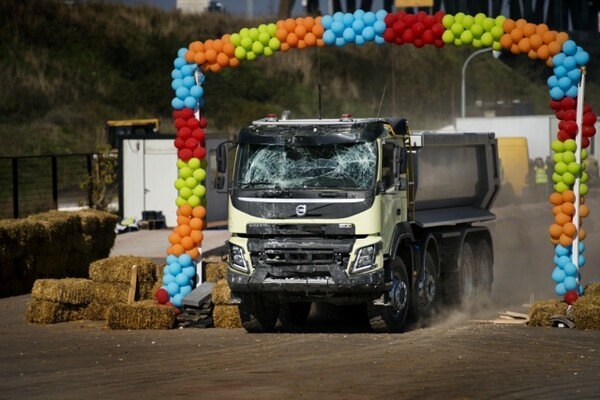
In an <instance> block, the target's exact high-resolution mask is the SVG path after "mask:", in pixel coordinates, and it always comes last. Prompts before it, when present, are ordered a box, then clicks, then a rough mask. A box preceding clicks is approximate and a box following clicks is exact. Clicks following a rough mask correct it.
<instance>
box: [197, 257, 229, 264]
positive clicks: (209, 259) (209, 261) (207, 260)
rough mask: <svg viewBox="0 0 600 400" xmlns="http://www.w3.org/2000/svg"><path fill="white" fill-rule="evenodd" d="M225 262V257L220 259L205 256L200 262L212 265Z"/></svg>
mask: <svg viewBox="0 0 600 400" xmlns="http://www.w3.org/2000/svg"><path fill="white" fill-rule="evenodd" d="M224 261H225V262H226V261H227V257H221V256H206V257H203V258H202V262H204V263H206V264H214V263H220V262H224Z"/></svg>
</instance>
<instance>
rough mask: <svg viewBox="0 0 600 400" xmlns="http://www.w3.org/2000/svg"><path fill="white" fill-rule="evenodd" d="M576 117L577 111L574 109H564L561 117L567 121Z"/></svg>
mask: <svg viewBox="0 0 600 400" xmlns="http://www.w3.org/2000/svg"><path fill="white" fill-rule="evenodd" d="M576 118H577V111H575V110H566V111H565V113H564V116H563V117H562V119H564V120H567V121H575V119H576Z"/></svg>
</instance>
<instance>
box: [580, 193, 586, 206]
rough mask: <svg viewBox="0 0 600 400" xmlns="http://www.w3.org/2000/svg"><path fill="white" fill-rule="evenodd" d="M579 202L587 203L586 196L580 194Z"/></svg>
mask: <svg viewBox="0 0 600 400" xmlns="http://www.w3.org/2000/svg"><path fill="white" fill-rule="evenodd" d="M579 204H585V196H581V195H580V196H579Z"/></svg>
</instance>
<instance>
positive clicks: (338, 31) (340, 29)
mask: <svg viewBox="0 0 600 400" xmlns="http://www.w3.org/2000/svg"><path fill="white" fill-rule="evenodd" d="M345 28H346V27H345V26H344V23H343V22H342V21H333V23H332V24H331V31H332V32H333V33H334V34H335V36H342V33H344V29H345Z"/></svg>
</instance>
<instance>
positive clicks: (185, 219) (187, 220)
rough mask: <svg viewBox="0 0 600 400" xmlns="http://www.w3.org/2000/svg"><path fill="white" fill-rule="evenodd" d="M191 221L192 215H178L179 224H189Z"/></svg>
mask: <svg viewBox="0 0 600 400" xmlns="http://www.w3.org/2000/svg"><path fill="white" fill-rule="evenodd" d="M189 223H190V217H184V216H183V215H180V216H178V217H177V225H187V224H189Z"/></svg>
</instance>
